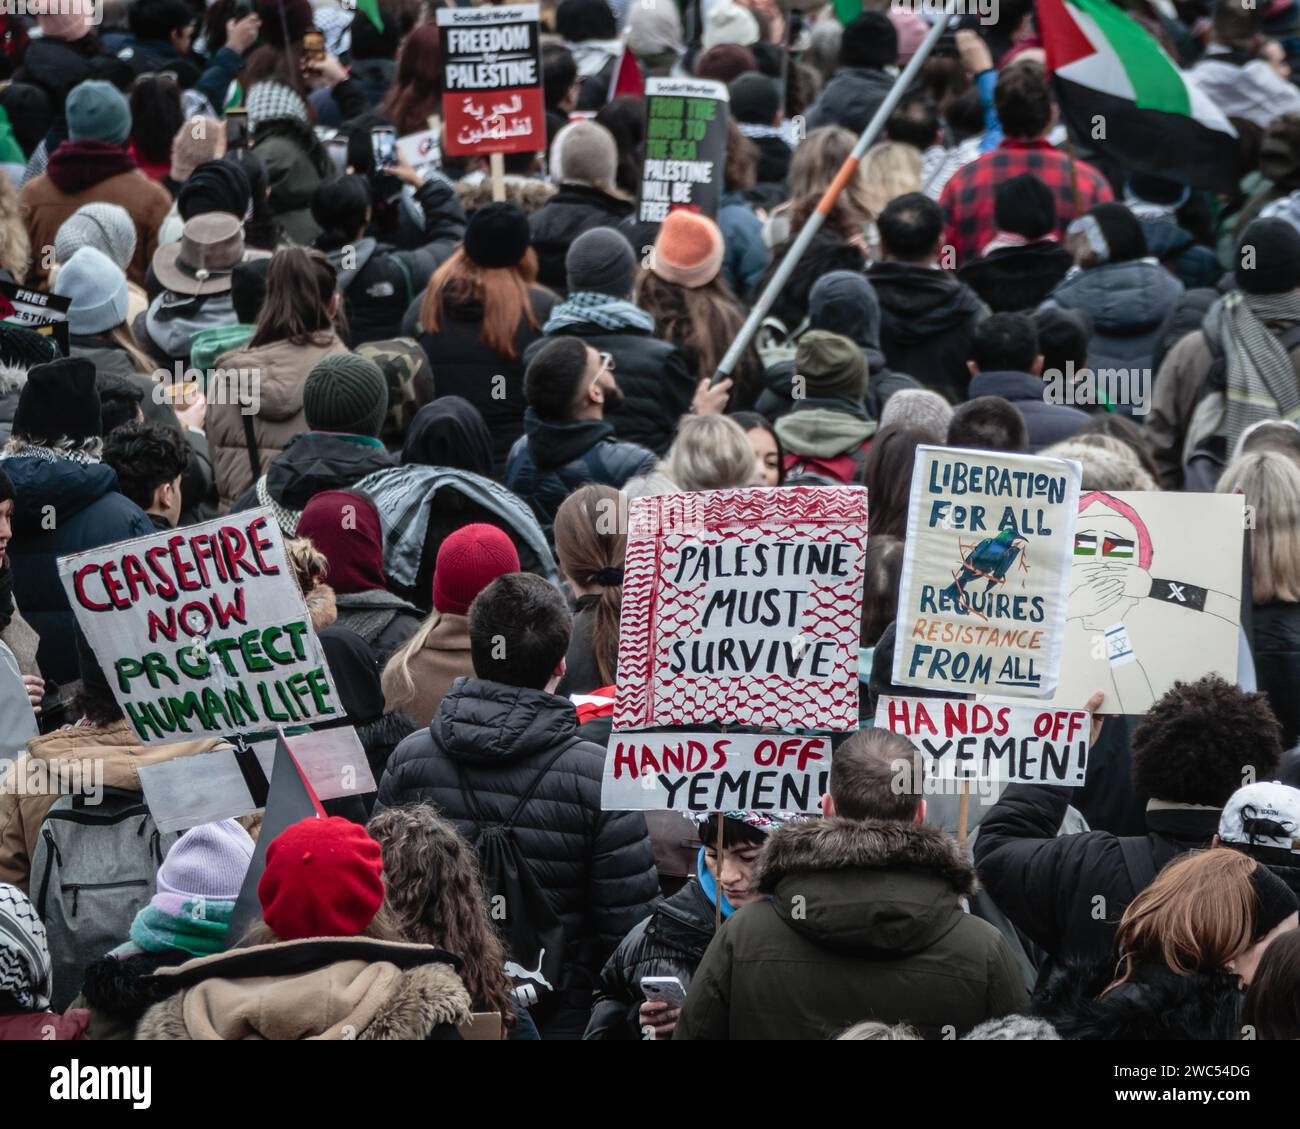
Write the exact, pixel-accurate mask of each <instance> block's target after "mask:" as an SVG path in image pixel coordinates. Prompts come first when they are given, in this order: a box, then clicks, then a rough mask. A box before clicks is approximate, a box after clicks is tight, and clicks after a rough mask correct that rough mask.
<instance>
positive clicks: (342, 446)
mask: <svg viewBox="0 0 1300 1129" xmlns="http://www.w3.org/2000/svg"><path fill="white" fill-rule="evenodd" d="M392 465H393V456H392V455H390V454H389V453H388V452H387V451H386V450H384V448H383V447H372V446H371V445H370V444H369V443H365V442H357V441H354V440H352V439H347V438H344V437H343V436H341V435H330V434H326V433H325V432H320V431H308V432H305V433H304V434H302V435H295V436H294V437H293V438H292V439H290V440H289V442H288V444H287V445H286V446H285V448H284V450H282V451H281V452H280V453H279V454H278V455H277V456H276V457H275V461H274V462H272V463H271V465H270V467H269V468H268V470H267V472H266V488H267V490H268V491H269V492H270V494H271V497H272V498H274V499H275V500H276V501H277V502H279V503H280V505H282V506H284V507H286V508H287V509H291V510H301V509H302V508H303V507H305V506H306V505H307V503H308V502H310V501H311V500H312V498H313V497H315V496H316V495H317V494H319V493H320V492H321V491H322V490H346V489H347V488H348V487H349V486H351V485H353V484H354V483H357V482H360V481H361V480H362V479H363V478H365V477H366V475H368V474H372V473H373V472H375V471H377V470H386V469H387V468H388V467H391V466H392Z"/></svg>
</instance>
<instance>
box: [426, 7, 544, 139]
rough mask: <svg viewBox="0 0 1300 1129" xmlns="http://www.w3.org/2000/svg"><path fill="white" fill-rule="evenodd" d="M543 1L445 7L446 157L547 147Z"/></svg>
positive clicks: (441, 13)
mask: <svg viewBox="0 0 1300 1129" xmlns="http://www.w3.org/2000/svg"><path fill="white" fill-rule="evenodd" d="M537 15H538V6H537V5H536V4H514V5H511V6H509V7H501V8H440V9H439V10H438V13H437V17H438V29H439V32H440V34H441V37H442V91H443V93H442V125H443V145H442V147H443V152H445V153H449V154H451V155H453V156H471V155H480V156H481V155H484V154H489V153H535V152H539V151H541V150H543V149H545V148H546V104H545V101H544V99H543V97H542V54H541V41H540V38H539V35H538V24H537Z"/></svg>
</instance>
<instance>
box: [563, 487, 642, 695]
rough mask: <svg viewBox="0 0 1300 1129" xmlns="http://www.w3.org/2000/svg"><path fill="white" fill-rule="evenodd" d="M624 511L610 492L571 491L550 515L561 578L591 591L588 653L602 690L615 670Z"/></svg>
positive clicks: (601, 489)
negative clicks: (593, 593) (593, 594)
mask: <svg viewBox="0 0 1300 1129" xmlns="http://www.w3.org/2000/svg"><path fill="white" fill-rule="evenodd" d="M625 514H626V506H625V504H624V499H623V495H622V493H621V492H620V491H618V490H615V489H614V488H613V487H612V486H603V485H595V484H592V485H588V486H583V487H582V488H581V489H578V490H575V491H574V492H573V493H572V494H570V495H569V496H568V497H567V498H566V499H565V500H564V503H563V505H561V506H560V508H559V511H558V512H557V513H556V515H555V553H556V556H558V557H559V560H560V568H561V570H562V571H563V572H564V575H565V576H566V577H568V579H569V580H570V581H571V582H572V583H573V584H575V585H577V586H579V587H581V588H593V587H594V588H596V589H597V592H598V595H597V600H596V605H595V615H594V617H593V619H594V622H593V624H592V629H591V652H592V658H593V659H594V661H595V663H596V671H597V673H598V674H599V675H600V684H601V685H602V686H607V685H609V684H610V683H612V682H613V681H614V679H615V676H616V672H617V665H618V623H619V615H620V613H621V611H622V608H623V559H624V557H625V555H626V553H627V523H626V521H625V520H624V515H625Z"/></svg>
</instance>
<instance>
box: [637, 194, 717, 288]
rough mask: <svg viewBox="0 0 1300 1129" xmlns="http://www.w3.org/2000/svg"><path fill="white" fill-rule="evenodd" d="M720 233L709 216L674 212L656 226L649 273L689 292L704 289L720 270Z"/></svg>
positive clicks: (679, 211) (683, 211)
mask: <svg viewBox="0 0 1300 1129" xmlns="http://www.w3.org/2000/svg"><path fill="white" fill-rule="evenodd" d="M722 250H723V245H722V232H721V231H720V230H719V229H718V225H717V224H716V223H714V222H713V221H712V220H711V219H709V217H708V216H702V215H700V214H699V213H698V212H688V211H685V210H684V209H681V208H679V209H677V210H676V211H672V212H669V213H668V216H667V218H666V219H665V220H664V222H663V223H662V224H660V225H659V238H658V239H656V240H655V245H654V250H653V252H652V253H651V256H650V269H651V270H652V271H654V273H655V274H657V275H658V276H659V277H660V278H662V279H663V280H664V281H665V282H674V283H676V284H677V285H678V286H684V287H686V289H688V290H694V289H695V288H696V287H699V286H707V285H708V284H709V283H710V282H712V281H713V280H714V279H715V278H717V277H718V271H719V270H721V269H722Z"/></svg>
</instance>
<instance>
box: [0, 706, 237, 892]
mask: <svg viewBox="0 0 1300 1129" xmlns="http://www.w3.org/2000/svg"><path fill="white" fill-rule="evenodd" d="M224 744H225V742H224V741H220V740H218V739H216V738H212V737H209V738H204V739H202V740H198V741H178V742H176V743H175V744H172V745H155V746H152V747H148V748H146V747H144V746H142V745H140V743H139V742H138V741H137V740H136V737H135V733H134V731H133V730H132V729H131V727H130V725H129V724H127V722H126V721H118V722H114V723H113V724H112V725H87V726H68V727H66V728H64V729H58V730H55V731H54V732H53V733H44V734H42V735H41V736H39V737H33V738H32V739H31V740H30V741H28V742H27V752H26V753H25V754H24V755H23V756H21V757H19V758H18V759H17V760H16V761H15V762H14V767H13V769H12V771H11V772H10V774H9V775H8V777H6V786H5V787H4V788H3V789H0V882H9V883H11V884H12V885H14V886H17V887H18V888H19V889H20V890H22V891H23V892H24V893H26V892H27V889H28V883H29V880H30V878H31V865H32V855H33V854H34V853H35V851H36V840H37V837H38V836H39V834H40V830H41V824H42V823H43V822H44V820H45V815H46V813H47V812H48V811H49V810H50V808H51V807H53V806H54V801H55V800H56V799H58V792H57V785H58V780H59V776H58V773H59V771H60V766H62V771H63V772H64V773H65V774H66V775H65V777H64V779H66V780H69V781H71V782H73V783H74V784H75V783H77V782H81V784H82V787H83V788H85V787H87V786H91V785H102V786H103V787H105V788H122V789H126V790H129V791H132V792H138V791H140V774H139V772H138V771H137V770H138V769H139V768H140V766H141V765H149V764H160V763H161V762H163V761H169V760H175V759H176V758H177V757H190V756H194V755H195V754H197V753H206V752H209V751H210V750H212V749H215V748H218V747H219V746H222V745H224ZM29 761H45V762H47V763H48V765H49V766H50V767H49V771H48V772H46V773H44V774H43V775H42V776H39V777H38V776H36V775H35V774H34V773H33V771H32V770H31V769H30V768H29V766H28V762H29ZM72 762H79V763H77V764H76V766H75V767H74V766H73V764H72ZM101 773H102V775H99V774H101ZM41 781H44V782H46V783H48V784H49V785H50V790H48V791H38V792H34V793H33V792H30V791H27V790H26V789H28V788H29V787H30V786H31V784H32V783H33V782H37V783H39V782H41Z"/></svg>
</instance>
